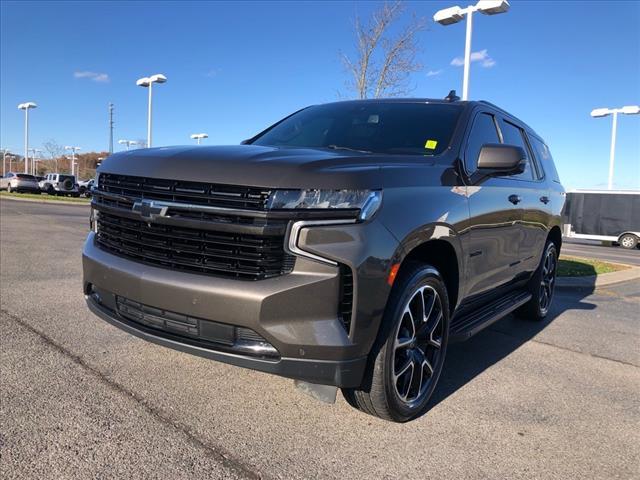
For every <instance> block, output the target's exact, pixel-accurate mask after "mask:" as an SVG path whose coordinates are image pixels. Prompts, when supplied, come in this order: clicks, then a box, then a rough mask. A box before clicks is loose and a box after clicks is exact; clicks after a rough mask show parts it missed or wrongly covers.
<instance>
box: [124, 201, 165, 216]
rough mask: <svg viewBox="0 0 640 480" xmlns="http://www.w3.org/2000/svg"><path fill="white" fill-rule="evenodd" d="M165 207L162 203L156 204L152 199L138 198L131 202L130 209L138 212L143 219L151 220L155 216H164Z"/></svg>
mask: <svg viewBox="0 0 640 480" xmlns="http://www.w3.org/2000/svg"><path fill="white" fill-rule="evenodd" d="M167 208H168V207H166V206H164V205H158V204H157V203H155V202H154V201H153V200H140V201H139V202H136V203H134V204H133V208H132V210H133V211H134V212H138V213H139V214H140V216H141V217H142V218H144V219H145V220H153V219H155V218H156V217H164V216H165V215H166V214H167Z"/></svg>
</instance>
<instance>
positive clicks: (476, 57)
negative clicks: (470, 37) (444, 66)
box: [451, 48, 496, 68]
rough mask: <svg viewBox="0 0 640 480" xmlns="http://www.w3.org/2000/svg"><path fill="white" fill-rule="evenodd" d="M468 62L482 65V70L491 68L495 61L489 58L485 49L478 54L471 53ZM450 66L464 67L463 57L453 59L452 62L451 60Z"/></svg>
mask: <svg viewBox="0 0 640 480" xmlns="http://www.w3.org/2000/svg"><path fill="white" fill-rule="evenodd" d="M469 60H470V61H471V63H473V62H480V65H482V66H483V67H484V68H491V67H493V66H494V65H495V64H496V61H495V60H494V59H493V58H491V57H490V56H489V53H488V52H487V49H486V48H485V49H484V50H480V51H478V52H471V55H470V57H469ZM451 65H453V66H454V67H462V66H463V65H464V57H456V58H454V59H453V60H451Z"/></svg>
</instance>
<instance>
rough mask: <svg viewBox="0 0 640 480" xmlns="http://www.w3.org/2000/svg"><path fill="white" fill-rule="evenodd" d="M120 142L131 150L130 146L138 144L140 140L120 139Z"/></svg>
mask: <svg viewBox="0 0 640 480" xmlns="http://www.w3.org/2000/svg"><path fill="white" fill-rule="evenodd" d="M118 143H119V144H120V145H124V146H125V147H127V150H129V147H130V146H131V145H138V142H136V141H135V140H118Z"/></svg>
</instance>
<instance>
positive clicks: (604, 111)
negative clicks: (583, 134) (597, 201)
mask: <svg viewBox="0 0 640 480" xmlns="http://www.w3.org/2000/svg"><path fill="white" fill-rule="evenodd" d="M619 113H623V114H625V115H638V114H639V113H640V106H638V105H627V106H626V107H621V108H596V109H595V110H592V111H591V116H592V117H593V118H600V117H608V116H609V115H613V122H612V125H611V148H610V150H609V182H608V183H607V188H608V189H609V190H611V189H612V188H613V162H614V160H615V157H616V132H617V130H618V114H619Z"/></svg>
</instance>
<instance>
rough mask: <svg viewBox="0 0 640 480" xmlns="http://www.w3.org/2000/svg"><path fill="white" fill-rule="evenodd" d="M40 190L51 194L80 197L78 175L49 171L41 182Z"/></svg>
mask: <svg viewBox="0 0 640 480" xmlns="http://www.w3.org/2000/svg"><path fill="white" fill-rule="evenodd" d="M40 190H42V191H43V192H46V193H48V194H49V195H71V196H72V197H79V196H80V190H79V188H78V183H77V182H76V177H75V176H74V175H67V174H66V173H47V174H46V175H45V177H44V180H42V181H41V182H40Z"/></svg>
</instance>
